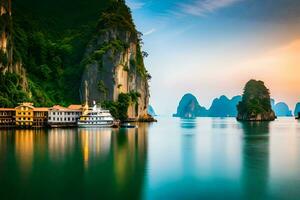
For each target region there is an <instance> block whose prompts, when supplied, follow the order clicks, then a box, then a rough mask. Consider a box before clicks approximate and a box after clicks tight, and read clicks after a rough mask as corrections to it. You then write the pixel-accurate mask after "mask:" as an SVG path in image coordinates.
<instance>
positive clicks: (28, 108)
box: [15, 102, 34, 128]
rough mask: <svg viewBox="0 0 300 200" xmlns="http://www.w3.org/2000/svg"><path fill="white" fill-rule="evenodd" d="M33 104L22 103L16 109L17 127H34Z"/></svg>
mask: <svg viewBox="0 0 300 200" xmlns="http://www.w3.org/2000/svg"><path fill="white" fill-rule="evenodd" d="M33 110H34V107H33V103H28V102H25V103H21V104H20V105H19V106H17V107H16V108H15V112H16V127H17V128H31V127H32V125H33Z"/></svg>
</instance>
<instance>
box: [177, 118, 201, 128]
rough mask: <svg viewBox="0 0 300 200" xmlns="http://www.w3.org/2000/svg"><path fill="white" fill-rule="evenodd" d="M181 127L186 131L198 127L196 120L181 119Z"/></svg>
mask: <svg viewBox="0 0 300 200" xmlns="http://www.w3.org/2000/svg"><path fill="white" fill-rule="evenodd" d="M180 127H181V128H184V129H194V128H196V127H197V121H196V119H180Z"/></svg>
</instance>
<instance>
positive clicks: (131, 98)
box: [102, 91, 141, 121]
mask: <svg viewBox="0 0 300 200" xmlns="http://www.w3.org/2000/svg"><path fill="white" fill-rule="evenodd" d="M140 96H141V95H140V94H139V93H137V92H134V91H131V92H130V93H128V94H124V93H121V94H120V95H119V98H118V101H117V102H113V101H104V102H103V103H102V107H104V108H105V109H109V110H110V112H111V114H112V116H113V117H114V118H115V119H120V120H121V121H124V120H127V119H128V115H127V112H128V108H129V106H130V105H132V104H134V105H135V106H136V107H137V106H138V98H140Z"/></svg>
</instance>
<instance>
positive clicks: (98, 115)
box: [77, 103, 114, 128]
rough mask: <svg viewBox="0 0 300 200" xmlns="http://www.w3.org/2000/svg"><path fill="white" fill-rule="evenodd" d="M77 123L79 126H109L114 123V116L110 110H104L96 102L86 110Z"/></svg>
mask: <svg viewBox="0 0 300 200" xmlns="http://www.w3.org/2000/svg"><path fill="white" fill-rule="evenodd" d="M77 124H78V127H79V128H107V127H112V126H113V125H114V118H113V117H112V116H111V114H110V112H109V110H104V109H102V108H101V107H98V106H97V105H96V104H95V103H94V106H93V107H92V108H88V109H86V110H84V112H83V114H82V115H81V116H80V118H79V121H78V123H77Z"/></svg>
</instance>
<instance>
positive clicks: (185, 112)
mask: <svg viewBox="0 0 300 200" xmlns="http://www.w3.org/2000/svg"><path fill="white" fill-rule="evenodd" d="M241 100H242V96H240V95H237V96H234V97H232V98H231V99H230V98H228V97H227V96H225V95H222V96H220V97H219V98H215V99H214V100H213V102H212V104H211V106H210V107H209V109H207V108H205V107H204V106H201V105H200V103H199V101H198V100H197V98H196V97H195V96H194V95H193V94H190V93H189V94H185V95H184V96H183V97H182V99H181V101H180V103H179V105H178V107H177V112H176V114H173V117H181V118H188V117H189V116H191V118H195V117H237V114H238V110H237V106H238V103H239V102H240V101H241ZM193 105H197V106H193ZM271 108H272V110H273V111H274V112H275V115H276V116H277V117H292V116H293V113H292V111H291V110H290V108H289V106H288V105H287V104H286V103H285V102H279V103H276V102H275V100H274V99H271ZM149 109H150V107H149ZM298 112H300V103H298V104H297V106H296V108H295V111H294V116H297V115H298Z"/></svg>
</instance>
